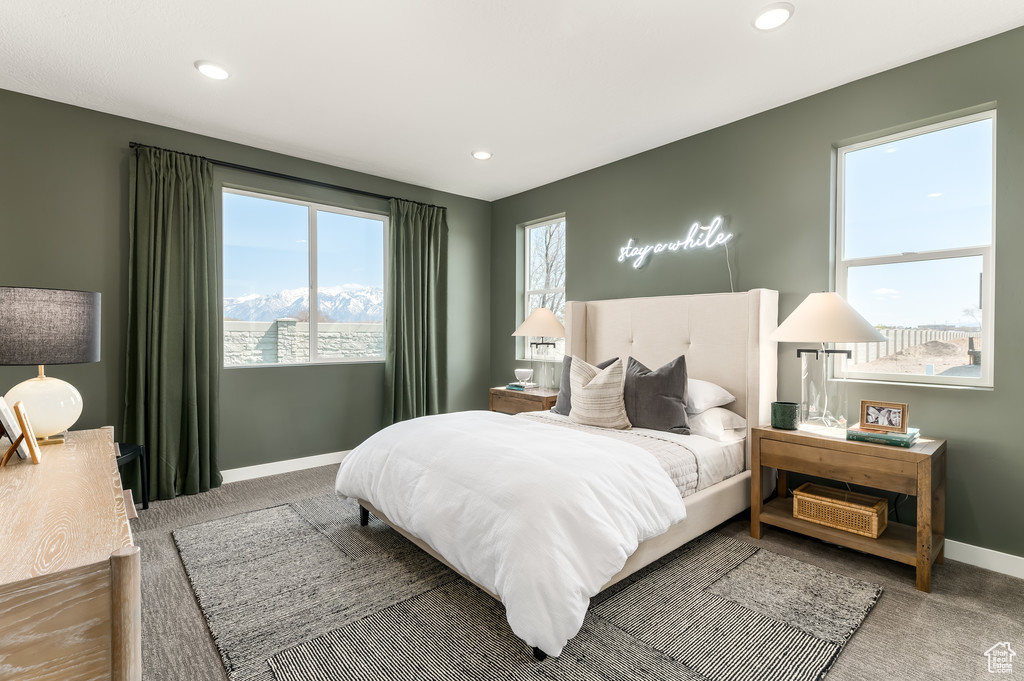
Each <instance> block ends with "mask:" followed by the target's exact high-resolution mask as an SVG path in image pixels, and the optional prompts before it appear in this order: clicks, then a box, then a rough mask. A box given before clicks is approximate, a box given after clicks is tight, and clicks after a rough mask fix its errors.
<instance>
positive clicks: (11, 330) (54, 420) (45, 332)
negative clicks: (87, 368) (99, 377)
mask: <svg viewBox="0 0 1024 681" xmlns="http://www.w3.org/2000/svg"><path fill="white" fill-rule="evenodd" d="M98 361H100V294H99V293H94V292H91V291H69V290H63V289H47V288H23V287H16V286H0V365H4V366H31V365H36V366H38V367H39V374H38V376H36V377H35V378H30V379H28V380H27V381H22V382H21V383H19V384H18V385H16V386H14V387H13V388H11V389H10V390H9V391H8V392H7V394H6V395H5V396H4V399H5V400H7V402H8V403H10V404H14V403H15V402H22V403H24V406H25V411H26V412H27V413H28V415H29V418H31V419H32V426H33V429H34V430H35V432H36V436H37V437H39V438H41V440H40V444H50V443H53V442H61V441H62V439H61V438H55V437H53V436H54V435H57V434H58V433H63V432H64V431H66V430H67V429H68V428H70V427H71V426H73V425H74V424H75V421H77V420H78V417H79V416H81V415H82V395H81V394H80V393H79V392H78V390H77V389H76V388H75V387H74V386H73V385H71V384H70V383H67V382H66V381H62V380H60V379H59V378H53V377H52V376H47V375H45V374H44V373H43V366H44V365H46V364H85V363H89V362H98Z"/></svg>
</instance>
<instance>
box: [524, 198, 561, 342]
mask: <svg viewBox="0 0 1024 681" xmlns="http://www.w3.org/2000/svg"><path fill="white" fill-rule="evenodd" d="M525 232H526V234H525V236H526V238H525V246H526V250H525V253H524V258H523V260H524V262H525V263H526V273H525V279H524V281H525V282H526V286H525V298H524V300H523V319H526V318H527V317H529V316H530V313H531V312H533V311H534V310H536V309H537V308H539V307H546V308H547V309H549V310H551V311H552V312H553V313H554V314H555V316H556V317H558V321H560V322H562V324H565V217H564V216H562V217H558V218H553V219H550V220H545V221H543V222H538V223H534V224H532V225H527V226H526V229H525ZM541 340H544V341H555V345H554V347H553V348H552V347H551V346H537V345H530V343H533V342H537V341H541ZM564 354H565V339H564V338H556V339H552V338H546V339H540V338H526V345H525V355H524V357H525V358H527V359H534V358H536V359H549V360H559V359H561V357H562V355H564Z"/></svg>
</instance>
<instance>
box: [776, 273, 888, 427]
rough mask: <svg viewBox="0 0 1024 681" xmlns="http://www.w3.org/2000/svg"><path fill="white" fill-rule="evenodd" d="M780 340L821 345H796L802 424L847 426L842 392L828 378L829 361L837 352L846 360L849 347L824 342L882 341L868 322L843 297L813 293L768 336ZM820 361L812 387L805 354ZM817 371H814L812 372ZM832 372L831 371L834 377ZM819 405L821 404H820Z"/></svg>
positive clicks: (881, 337)
mask: <svg viewBox="0 0 1024 681" xmlns="http://www.w3.org/2000/svg"><path fill="white" fill-rule="evenodd" d="M771 340H774V341H779V342H780V343H818V344H820V347H816V348H799V349H798V350H797V351H796V354H797V357H799V358H800V417H801V421H803V422H804V423H810V424H813V425H821V426H826V427H829V428H836V427H841V428H845V427H846V426H847V425H849V424H848V423H847V420H846V414H845V411H846V410H845V409H837V405H840V404H841V403H842V401H843V397H845V394H844V393H843V391H842V389H841V387H840V386H839V385H838V384H837V382H836V381H834V380H833V381H829V368H830V367H829V364H830V363H831V362H834V358H835V356H836V355H840V356H843V357H845V358H847V359H849V357H850V355H851V353H850V351H849V350H836V349H832V348H826V347H825V345H826V343H871V342H878V341H884V340H885V336H883V335H882V334H881V333H879V332H878V329H876V328H875V327H874V326H872V325H871V322H869V321H868V320H866V319H864V317H863V316H861V314H860V313H859V312H857V311H856V310H855V309H853V307H851V306H850V304H849V303H847V302H846V301H845V300H843V298H842V296H840V295H839V294H838V293H833V292H827V291H825V292H820V293H812V294H811V295H809V296H807V298H805V299H804V302H802V303H800V305H799V306H797V308H796V309H795V310H793V313H792V314H791V315H789V316H788V317H786V321H784V322H782V323H781V324H779V327H778V328H777V329H776V330H775V332H774V333H773V334H772V336H771ZM810 354H813V355H814V358H815V359H816V360H820V363H821V372H820V373H821V384H820V387H819V388H815V386H814V382H813V378H814V377H813V376H812V371H811V368H810V366H809V362H808V355H810ZM813 373H817V372H813ZM834 375H835V372H834V371H833V376H834ZM819 404H820V407H819Z"/></svg>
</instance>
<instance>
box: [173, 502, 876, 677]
mask: <svg viewBox="0 0 1024 681" xmlns="http://www.w3.org/2000/svg"><path fill="white" fill-rule="evenodd" d="M174 539H175V543H176V544H177V546H178V550H179V552H180V554H181V558H182V562H183V563H184V565H185V569H186V571H187V573H188V576H189V580H190V581H191V583H192V586H193V589H194V591H195V593H196V597H197V599H198V601H199V604H200V607H201V608H202V611H203V614H204V616H205V617H206V620H207V623H208V625H209V628H210V631H211V633H212V635H213V638H214V641H215V643H216V645H217V648H218V650H219V651H220V653H221V657H222V659H223V661H224V666H225V669H226V671H227V674H228V678H229V679H231V681H249V680H259V681H269V680H270V679H277V681H312V680H315V679H352V680H356V679H358V680H360V681H363V680H377V679H379V680H381V681H385V680H387V681H391V680H393V679H409V680H410V681H412V680H413V679H417V680H418V679H437V680H441V679H446V680H447V679H481V680H482V679H496V678H501V679H559V680H564V681H576V680H580V681H582V680H583V679H608V680H612V679H623V680H633V679H636V680H637V681H639V680H641V679H651V680H657V679H679V680H683V681H689V680H694V681H698V680H710V681H719V680H721V681H726V680H732V679H737V680H742V679H751V680H754V679H787V680H788V679H820V678H822V677H823V676H824V675H825V674H826V672H827V671H828V669H829V668H830V667H831V665H832V663H833V662H834V661H835V659H836V657H837V656H838V655H839V653H840V651H841V650H842V648H843V646H844V645H845V644H846V642H847V641H848V640H849V638H850V636H852V635H853V633H854V632H855V631H856V629H857V627H858V626H860V623H861V622H862V621H863V620H864V618H865V617H866V616H867V614H868V612H869V611H870V610H871V608H872V606H873V605H874V604H875V602H876V600H877V599H878V597H879V595H880V594H881V588H880V587H879V586H877V585H874V584H868V583H866V582H862V581H859V580H854V579H849V578H846V577H842V576H840V575H836V574H834V573H831V572H828V571H826V570H822V569H820V568H817V567H814V566H811V565H808V564H806V563H802V562H800V561H797V560H793V559H791V558H785V557H783V556H779V555H776V554H773V553H770V552H768V551H764V550H761V549H758V548H757V547H756V546H752V545H750V544H747V543H745V542H741V541H738V540H735V539H731V538H728V537H725V536H722V535H718V534H716V533H709V534H707V535H705V536H704V537H701V538H699V539H697V540H695V541H693V542H690V543H689V544H687V545H686V546H684V547H683V548H681V549H679V550H678V551H676V552H674V553H672V554H670V555H669V556H667V557H666V558H664V559H662V560H661V561H659V562H658V563H656V564H655V565H652V566H650V567H648V568H646V569H645V570H644V571H642V572H641V573H640V574H639V575H636V576H634V577H633V578H631V579H629V580H626V581H625V582H623V583H620V584H618V585H616V586H615V587H613V588H612V589H610V590H608V591H606V592H604V593H602V594H600V595H598V596H597V597H596V598H595V599H594V601H593V604H592V607H591V610H590V612H589V614H588V615H587V619H586V621H585V622H584V626H583V629H582V631H581V632H580V634H579V635H578V636H576V638H574V639H573V640H572V641H570V642H569V644H568V646H566V649H565V651H564V652H563V654H562V656H561V657H559V658H558V659H552V658H549V659H548V660H546V661H544V662H542V663H538V662H536V661H535V660H534V659H533V657H532V655H531V653H530V650H529V649H527V647H526V646H525V644H524V643H523V642H522V641H520V640H519V639H518V638H516V637H515V635H514V634H512V632H511V630H510V629H509V627H508V623H507V622H506V620H505V614H504V609H503V608H502V606H501V604H500V603H498V602H496V601H494V600H493V599H491V598H490V597H489V596H487V595H486V594H484V593H483V592H481V591H479V590H478V589H476V588H475V587H474V586H473V585H471V584H469V583H468V582H466V581H465V580H463V579H462V578H461V577H459V576H458V575H456V574H455V573H454V572H452V571H451V570H449V569H448V568H446V567H445V566H443V565H441V564H440V563H438V562H437V561H435V560H434V559H433V558H431V557H430V556H429V555H427V554H426V553H424V552H422V551H420V550H419V549H418V548H416V547H415V546H414V545H412V544H411V543H410V542H408V541H406V540H405V539H404V538H402V537H401V536H400V535H399V534H398V533H396V532H394V531H393V530H391V529H390V528H388V527H387V526H386V525H384V524H383V523H381V522H380V521H378V520H376V519H375V518H373V519H371V523H370V525H369V527H365V528H361V527H359V524H358V512H357V509H356V506H355V504H354V503H352V502H346V501H342V500H340V499H338V498H337V497H335V496H334V495H324V496H319V497H314V498H312V499H307V500H304V501H301V502H296V503H292V504H287V505H282V506H277V507H274V508H269V509H264V510H261V511H254V512H251V513H243V514H240V515H236V516H231V517H228V518H222V519H219V520H214V521H210V522H206V523H203V524H200V525H194V526H192V527H187V528H183V529H179V530H176V531H175V532H174Z"/></svg>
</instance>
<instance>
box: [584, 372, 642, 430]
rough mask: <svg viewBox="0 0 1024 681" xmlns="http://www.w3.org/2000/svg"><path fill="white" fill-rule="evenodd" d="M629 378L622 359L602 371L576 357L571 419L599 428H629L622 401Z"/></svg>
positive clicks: (624, 405)
mask: <svg viewBox="0 0 1024 681" xmlns="http://www.w3.org/2000/svg"><path fill="white" fill-rule="evenodd" d="M625 378H626V371H625V369H624V368H623V366H622V360H621V359H616V360H615V361H614V362H612V363H611V364H609V365H608V366H607V367H606V368H604V369H598V368H597V367H596V366H593V365H592V364H587V363H586V362H584V361H583V360H582V359H580V358H579V357H576V356H573V358H572V365H571V366H570V368H569V384H570V385H571V386H572V409H570V410H569V420H570V421H572V422H573V423H579V424H582V425H585V426H597V427H599V428H616V429H619V430H624V429H626V428H629V427H630V423H629V418H628V417H627V416H626V404H625V402H624V401H623V398H622V385H623V382H624V380H625Z"/></svg>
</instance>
